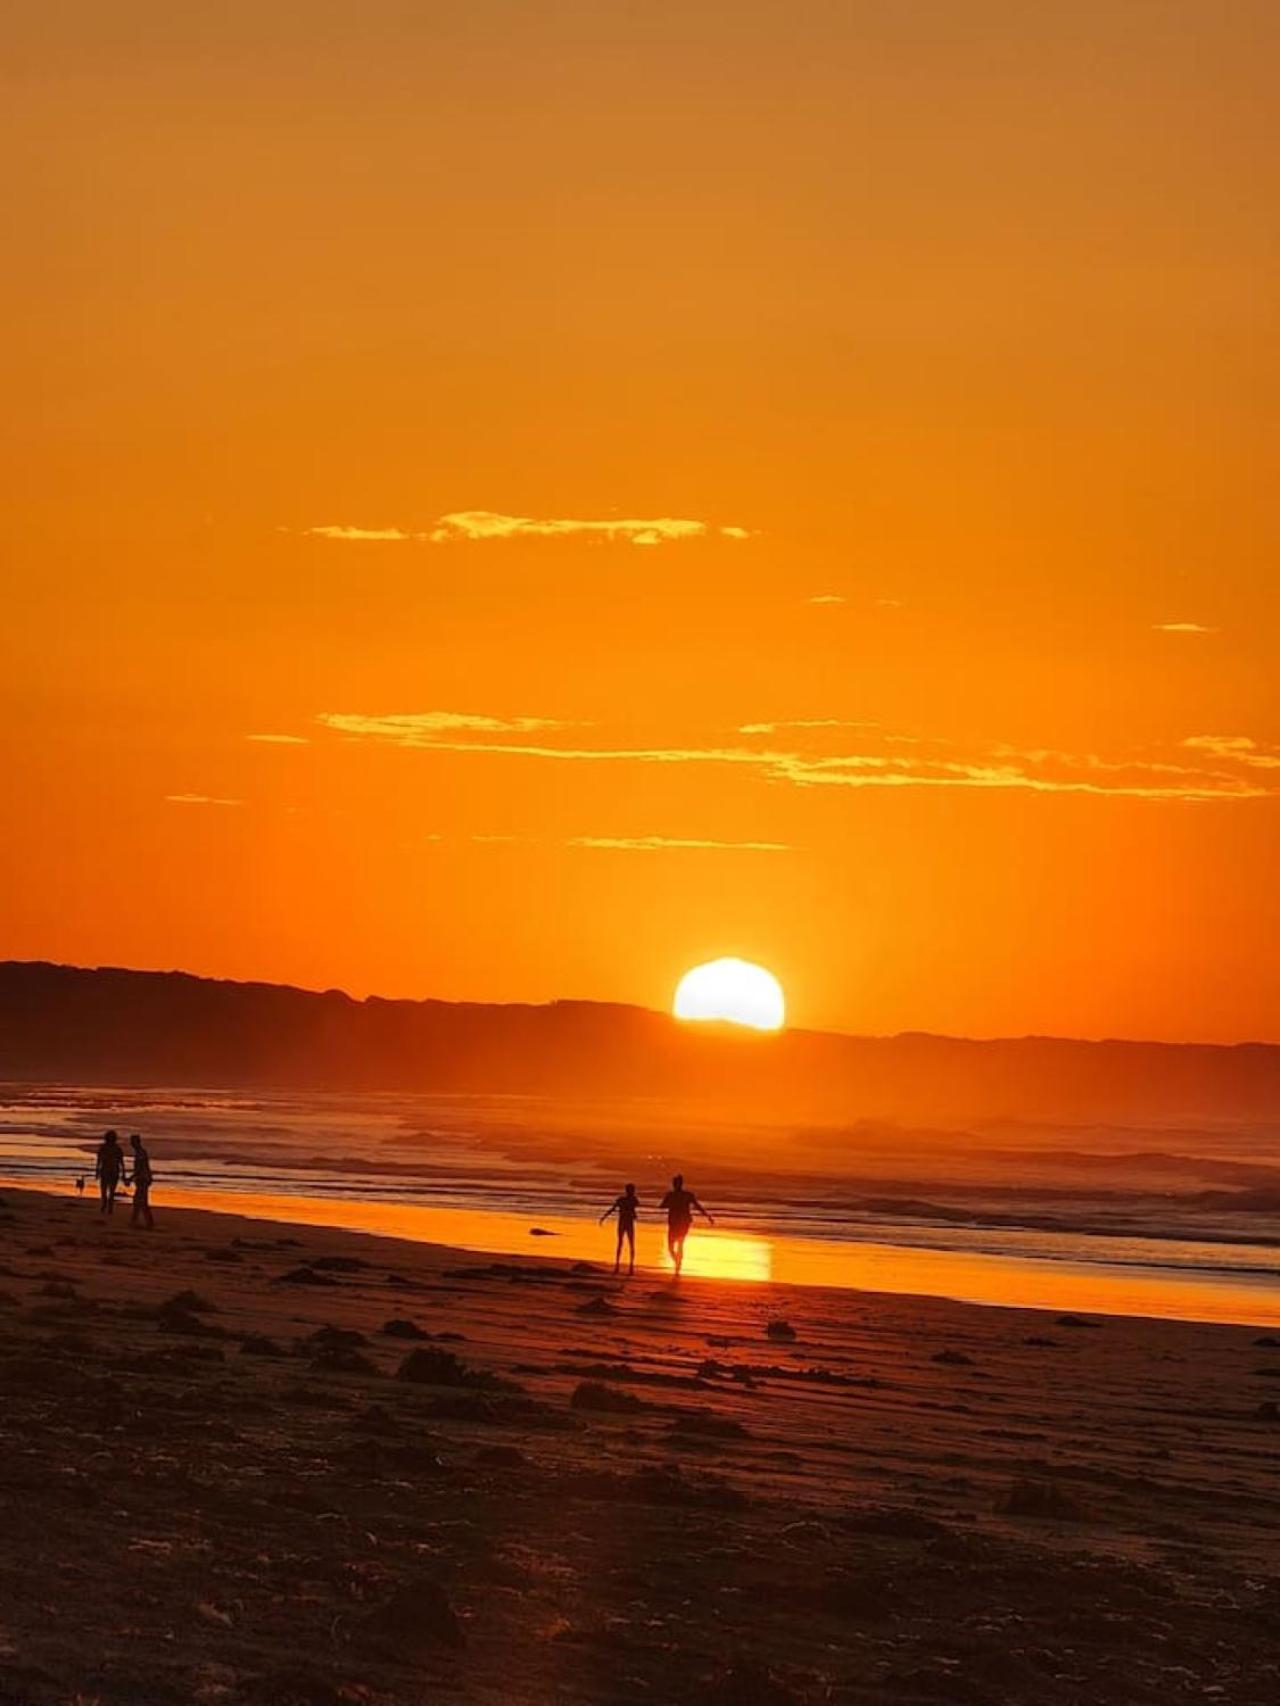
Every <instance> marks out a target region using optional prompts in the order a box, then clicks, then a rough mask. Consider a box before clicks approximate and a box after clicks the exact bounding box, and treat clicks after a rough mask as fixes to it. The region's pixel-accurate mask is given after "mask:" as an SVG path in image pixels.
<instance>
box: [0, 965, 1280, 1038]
mask: <svg viewBox="0 0 1280 1706" xmlns="http://www.w3.org/2000/svg"><path fill="white" fill-rule="evenodd" d="M10 969H21V970H36V969H39V970H47V971H61V972H81V973H84V974H86V975H89V976H92V975H94V974H97V973H100V972H123V973H124V974H125V975H127V976H129V977H183V978H189V979H190V980H191V981H192V982H194V983H220V984H230V985H231V986H232V987H233V988H239V989H278V990H287V991H289V992H291V993H293V994H296V995H311V996H315V997H323V996H329V995H337V996H340V997H341V998H342V999H343V1000H344V1001H349V1002H351V1003H352V1004H353V1005H354V1006H363V1005H365V1004H366V1003H368V1002H371V1001H382V1002H386V1003H392V1002H399V1003H408V1004H411V1005H413V1006H420V1007H421V1006H427V1005H429V1004H434V1005H436V1006H440V1007H494V1008H501V1007H528V1008H551V1007H610V1008H618V1009H621V1010H622V1011H624V1012H632V1013H648V1014H651V1015H652V1016H653V1017H655V1018H659V1019H668V1020H670V1021H671V1023H672V1024H673V1025H682V1026H683V1025H689V1024H695V1023H696V1024H708V1023H709V1021H706V1020H696V1021H695V1020H685V1019H677V1018H676V1016H675V1015H674V1013H671V1012H668V1011H664V1009H662V1008H661V1007H648V1006H646V1005H645V1004H644V1003H643V1002H639V1001H608V1000H602V999H601V998H599V997H597V996H583V995H555V996H551V997H550V998H549V999H547V1000H544V1001H494V1000H478V999H471V998H466V997H456V996H446V995H380V994H378V993H377V992H376V991H375V992H371V993H370V994H368V995H352V994H351V992H350V990H347V989H340V988H338V987H337V986H336V985H331V986H330V987H329V988H327V989H312V988H309V987H308V986H306V985H305V984H297V983H281V982H277V981H273V980H272V979H270V978H246V977H218V976H215V975H214V974H212V973H209V972H196V971H188V970H186V969H185V968H184V967H181V966H124V965H110V964H107V965H79V964H75V963H73V962H71V961H67V960H22V959H0V972H3V971H6V970H10ZM717 1028H718V1029H719V1030H721V1031H724V1032H727V1033H729V1034H734V1035H736V1034H737V1033H738V1032H739V1031H742V1032H743V1034H744V1036H747V1037H749V1038H754V1039H756V1040H759V1041H762V1042H763V1041H767V1040H768V1039H769V1038H776V1037H780V1036H786V1035H787V1034H788V1033H793V1034H795V1035H798V1036H809V1037H836V1038H841V1039H844V1040H847V1041H849V1042H902V1041H906V1040H908V1039H911V1038H918V1039H927V1040H929V1041H931V1042H949V1043H973V1044H987V1043H1074V1044H1077V1045H1081V1046H1085V1047H1093V1048H1101V1047H1106V1046H1119V1047H1124V1048H1170V1049H1177V1048H1191V1049H1280V1038H1275V1039H1268V1038H1265V1037H1240V1038H1237V1039H1236V1040H1235V1041H1233V1042H1209V1041H1204V1040H1202V1039H1199V1038H1195V1037H1186V1038H1179V1039H1177V1040H1174V1039H1170V1038H1166V1037H1123V1036H1099V1037H1080V1036H1070V1035H1064V1034H1060V1033H1057V1032H1052V1031H1024V1032H1022V1033H1020V1034H1016V1035H1011V1034H1009V1033H999V1034H996V1035H991V1036H971V1035H968V1034H967V1033H957V1032H951V1031H928V1030H914V1029H908V1030H901V1031H837V1030H826V1029H819V1028H816V1027H813V1026H809V1025H791V1024H785V1025H783V1026H782V1027H781V1029H780V1030H776V1031H768V1032H765V1031H751V1030H746V1029H744V1028H743V1027H741V1026H736V1025H733V1024H731V1023H729V1022H723V1023H721V1024H720V1025H718V1026H717Z"/></svg>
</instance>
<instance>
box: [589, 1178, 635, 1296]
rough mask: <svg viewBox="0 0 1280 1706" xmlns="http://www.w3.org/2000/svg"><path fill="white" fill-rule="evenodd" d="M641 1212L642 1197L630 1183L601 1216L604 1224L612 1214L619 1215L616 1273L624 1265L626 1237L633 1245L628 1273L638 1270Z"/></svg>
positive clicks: (614, 1264)
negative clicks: (638, 1216) (638, 1234)
mask: <svg viewBox="0 0 1280 1706" xmlns="http://www.w3.org/2000/svg"><path fill="white" fill-rule="evenodd" d="M639 1212H640V1198H639V1197H638V1196H637V1195H636V1188H635V1186H634V1185H628V1186H627V1187H626V1188H625V1190H624V1191H623V1193H622V1195H621V1196H620V1197H616V1198H615V1199H614V1201H613V1202H612V1203H610V1205H609V1207H608V1208H607V1209H605V1211H604V1213H603V1214H602V1215H601V1216H600V1222H599V1224H600V1225H601V1226H603V1225H604V1223H605V1221H606V1220H608V1218H609V1216H610V1215H611V1214H616V1215H617V1217H618V1248H617V1251H616V1252H615V1254H614V1258H613V1271H614V1273H615V1274H616V1273H617V1272H618V1270H619V1268H621V1266H622V1240H623V1239H624V1238H625V1239H626V1241H627V1243H628V1244H629V1245H630V1246H631V1265H630V1266H629V1267H628V1269H627V1273H628V1274H633V1273H635V1271H636V1216H637V1215H638V1214H639Z"/></svg>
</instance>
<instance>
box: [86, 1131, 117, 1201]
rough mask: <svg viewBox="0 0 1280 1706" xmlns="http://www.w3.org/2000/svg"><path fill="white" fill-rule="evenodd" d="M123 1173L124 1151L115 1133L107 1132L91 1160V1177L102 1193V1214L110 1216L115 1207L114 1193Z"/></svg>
mask: <svg viewBox="0 0 1280 1706" xmlns="http://www.w3.org/2000/svg"><path fill="white" fill-rule="evenodd" d="M123 1173H124V1150H123V1149H121V1147H120V1139H119V1138H118V1137H117V1136H116V1134H115V1132H113V1131H109V1132H107V1134H106V1136H105V1137H104V1138H103V1139H102V1142H101V1143H100V1144H99V1145H98V1149H97V1153H96V1154H95V1155H94V1158H93V1176H94V1178H95V1179H96V1180H97V1181H98V1189H99V1190H100V1191H101V1192H102V1207H101V1209H100V1210H99V1212H100V1213H102V1214H111V1213H112V1212H113V1211H114V1209H115V1206H116V1192H117V1191H118V1190H119V1189H120V1180H121V1177H122V1175H123Z"/></svg>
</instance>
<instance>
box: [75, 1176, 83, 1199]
mask: <svg viewBox="0 0 1280 1706" xmlns="http://www.w3.org/2000/svg"><path fill="white" fill-rule="evenodd" d="M76 1195H77V1196H78V1197H82V1196H83V1195H84V1174H83V1173H77V1174H76Z"/></svg>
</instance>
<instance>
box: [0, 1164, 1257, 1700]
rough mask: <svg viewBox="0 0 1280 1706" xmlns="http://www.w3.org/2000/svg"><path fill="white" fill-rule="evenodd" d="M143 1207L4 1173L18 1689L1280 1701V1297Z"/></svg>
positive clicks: (0, 1303)
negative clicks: (935, 1288)
mask: <svg viewBox="0 0 1280 1706" xmlns="http://www.w3.org/2000/svg"><path fill="white" fill-rule="evenodd" d="M127 1207H128V1205H127V1203H123V1204H122V1205H121V1208H120V1209H118V1210H117V1215H116V1218H115V1220H114V1221H113V1222H112V1223H110V1224H106V1225H104V1224H102V1223H101V1221H100V1219H99V1217H98V1215H97V1209H96V1203H94V1202H92V1201H91V1200H90V1199H89V1198H88V1197H86V1199H85V1200H84V1201H83V1202H80V1201H68V1200H65V1199H57V1198H51V1197H46V1196H42V1195H39V1194H36V1193H30V1192H20V1191H8V1192H5V1193H4V1204H3V1208H0V1533H2V1534H3V1537H4V1538H3V1545H2V1546H0V1700H3V1701H4V1702H5V1703H6V1706H8V1703H10V1702H12V1703H16V1706H23V1703H26V1702H31V1703H33V1706H45V1703H54V1702H56V1703H58V1706H69V1703H70V1702H73V1701H79V1702H80V1703H82V1706H87V1703H89V1702H97V1703H100V1706H115V1703H123V1702H128V1703H131V1706H133V1703H137V1706H152V1703H156V1706H168V1703H170V1702H173V1703H174V1706H176V1703H178V1702H190V1701H199V1702H228V1703H233V1706H234V1703H236V1702H241V1701H243V1702H247V1703H263V1706H324V1703H337V1702H352V1703H357V1702H358V1703H365V1706H410V1703H413V1706H418V1703H420V1702H423V1701H426V1700H434V1699H437V1698H445V1699H456V1700H462V1701H477V1702H495V1703H496V1702H528V1703H530V1706H533V1703H535V1702H537V1703H540V1706H541V1703H547V1702H559V1701H567V1702H613V1701H620V1702H629V1701H648V1702H666V1701H671V1702H685V1701H688V1702H697V1703H704V1706H712V1703H716V1706H731V1703H744V1706H753V1703H757V1702H759V1703H767V1706H784V1703H786V1702H791V1701H803V1702H820V1701H821V1702H845V1703H849V1706H854V1703H858V1706H861V1703H866V1706H870V1703H872V1702H883V1701H895V1702H897V1701H901V1702H934V1703H936V1702H939V1701H942V1702H956V1703H959V1706H964V1703H975V1706H981V1703H986V1702H991V1703H996V1702H1010V1703H1012V1702H1019V1703H1021V1702H1028V1703H1030V1702H1036V1703H1040V1702H1044V1703H1046V1706H1058V1703H1061V1706H1067V1703H1071V1706H1083V1703H1084V1702H1090V1703H1094V1702H1104V1703H1114V1706H1122V1703H1123V1706H1143V1703H1145V1702H1152V1703H1153V1706H1154V1703H1155V1702H1159V1703H1160V1706H1168V1702H1170V1701H1171V1700H1172V1701H1178V1700H1210V1701H1225V1702H1229V1703H1231V1706H1235V1703H1242V1706H1247V1703H1252V1702H1255V1701H1256V1702H1259V1703H1261V1702H1263V1701H1266V1702H1268V1703H1270V1702H1273V1701H1274V1700H1275V1699H1276V1698H1277V1697H1278V1696H1280V1639H1278V1637H1277V1631H1278V1630H1280V1546H1278V1545H1277V1542H1278V1541H1280V1336H1277V1335H1276V1334H1274V1333H1270V1332H1260V1331H1259V1330H1258V1329H1256V1328H1244V1327H1227V1326H1212V1325H1200V1324H1195V1323H1186V1322H1176V1321H1159V1320H1149V1319H1142V1318H1130V1319H1125V1318H1121V1317H1114V1316H1112V1317H1105V1318H1103V1317H1089V1316H1084V1315H1067V1316H1062V1315H1059V1314H1056V1313H1054V1312H1042V1311H1031V1310H1019V1309H1006V1308H978V1307H974V1306H970V1305H964V1304H957V1303H950V1302H946V1301H942V1300H939V1299H934V1298H927V1297H910V1296H901V1295H892V1296H891V1295H885V1294H880V1293H872V1292H852V1291H840V1292H837V1291H827V1290H822V1289H817V1288H794V1287H788V1286H786V1285H782V1284H778V1283H774V1282H767V1283H755V1284H743V1283H733V1282H730V1281H726V1280H717V1279H707V1278H698V1277H694V1276H686V1277H685V1278H684V1279H683V1280H682V1281H680V1282H679V1284H678V1285H676V1284H673V1283H672V1281H671V1280H670V1278H669V1277H668V1276H667V1275H665V1274H662V1273H654V1272H646V1273H642V1274H638V1275H637V1276H636V1278H635V1279H634V1280H631V1281H629V1282H615V1281H614V1280H613V1279H612V1277H611V1276H610V1275H609V1274H608V1272H607V1271H606V1270H605V1269H604V1268H603V1267H601V1266H599V1265H596V1266H593V1267H590V1268H587V1267H584V1266H583V1264H582V1263H580V1262H579V1263H571V1262H565V1261H555V1260H548V1259H542V1251H541V1250H539V1251H538V1254H537V1255H536V1256H535V1255H532V1254H531V1255H530V1256H528V1257H524V1258H521V1259H518V1260H517V1259H499V1260H495V1259H493V1258H491V1257H486V1256H478V1255H475V1254H463V1253H461V1252H459V1251H456V1250H451V1249H447V1248H442V1247H440V1246H435V1245H429V1244H423V1243H411V1242H403V1241H397V1240H393V1239H388V1238H378V1237H372V1236H368V1235H365V1234H361V1233H357V1232H352V1231H345V1230H337V1229H330V1228H315V1227H309V1226H295V1225H289V1226H285V1225H273V1224H271V1223H269V1222H264V1221H261V1220H249V1219H245V1218H239V1217H236V1216H232V1215H224V1214H212V1213H208V1212H202V1211H195V1210H177V1209H174V1208H172V1207H171V1206H170V1207H166V1205H165V1203H164V1201H163V1197H160V1198H158V1200H157V1204H156V1207H157V1212H158V1216H159V1220H160V1225H159V1228H158V1230H157V1231H156V1232H155V1233H154V1234H151V1235H148V1234H145V1233H140V1232H139V1233H134V1232H132V1231H131V1230H130V1228H129V1226H128V1216H127ZM603 1248H607V1233H602V1249H603Z"/></svg>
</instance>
